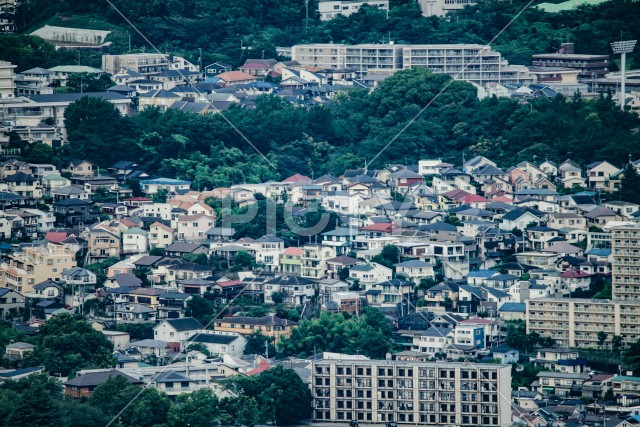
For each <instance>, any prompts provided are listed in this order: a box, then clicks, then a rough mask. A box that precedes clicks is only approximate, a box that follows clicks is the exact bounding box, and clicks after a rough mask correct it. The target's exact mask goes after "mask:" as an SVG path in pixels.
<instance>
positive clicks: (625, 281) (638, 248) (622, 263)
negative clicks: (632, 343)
mask: <svg viewBox="0 0 640 427" xmlns="http://www.w3.org/2000/svg"><path fill="white" fill-rule="evenodd" d="M611 250H612V256H613V261H612V266H611V267H612V273H611V297H612V298H613V299H614V300H625V301H628V300H632V301H638V302H640V225H638V224H629V225H622V226H618V227H613V228H612V229H611ZM638 319H639V321H638V325H639V326H640V318H638Z"/></svg>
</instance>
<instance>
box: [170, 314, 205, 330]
mask: <svg viewBox="0 0 640 427" xmlns="http://www.w3.org/2000/svg"><path fill="white" fill-rule="evenodd" d="M166 322H167V323H168V324H169V325H171V326H172V327H173V328H174V329H175V330H176V331H178V332H182V331H193V330H201V329H204V326H202V323H200V322H198V321H197V320H196V319H194V318H193V317H185V318H182V319H167V320H166Z"/></svg>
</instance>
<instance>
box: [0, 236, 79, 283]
mask: <svg viewBox="0 0 640 427" xmlns="http://www.w3.org/2000/svg"><path fill="white" fill-rule="evenodd" d="M75 266H76V259H75V253H72V252H71V251H69V250H67V249H66V248H65V247H64V246H62V245H57V244H53V243H48V244H47V245H46V246H33V247H25V248H23V249H22V251H21V252H14V253H12V254H10V255H9V259H8V262H4V263H2V265H1V266H0V287H4V288H10V289H12V290H14V291H16V292H19V293H21V294H23V295H25V294H32V293H33V292H34V289H33V288H34V286H35V285H36V284H38V283H42V282H44V281H45V280H47V279H51V280H58V279H60V278H61V277H62V271H63V270H65V269H68V268H71V267H75Z"/></svg>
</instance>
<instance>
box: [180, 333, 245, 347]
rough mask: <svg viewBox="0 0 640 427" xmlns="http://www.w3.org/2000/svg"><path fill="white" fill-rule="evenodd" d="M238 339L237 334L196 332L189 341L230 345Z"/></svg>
mask: <svg viewBox="0 0 640 427" xmlns="http://www.w3.org/2000/svg"><path fill="white" fill-rule="evenodd" d="M237 339H238V336H237V335H220V334H195V335H193V336H192V337H191V338H189V342H195V343H203V344H227V345H228V344H231V343H232V342H234V341H235V340H237Z"/></svg>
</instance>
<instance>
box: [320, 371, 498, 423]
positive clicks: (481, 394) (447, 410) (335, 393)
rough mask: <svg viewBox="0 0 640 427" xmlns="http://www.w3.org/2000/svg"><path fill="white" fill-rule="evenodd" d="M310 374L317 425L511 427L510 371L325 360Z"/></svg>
mask: <svg viewBox="0 0 640 427" xmlns="http://www.w3.org/2000/svg"><path fill="white" fill-rule="evenodd" d="M311 372H312V373H311V388H312V393H313V396H314V412H313V419H314V421H317V422H346V421H348V420H358V421H363V422H367V423H380V422H393V423H398V424H418V423H419V424H422V425H430V426H451V425H456V426H477V425H483V426H505V427H506V426H510V425H511V367H510V366H509V365H499V364H468V363H441V362H410V361H398V360H394V361H392V360H321V361H317V362H314V363H313V365H312V369H311Z"/></svg>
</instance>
